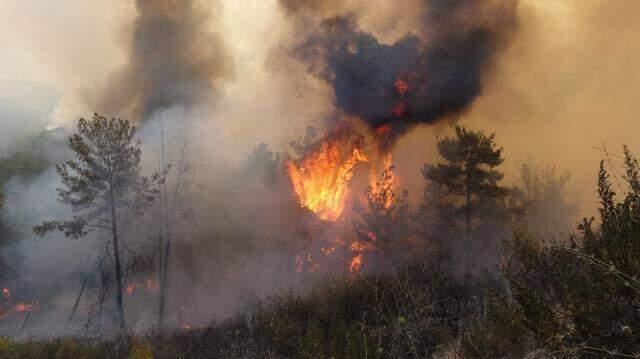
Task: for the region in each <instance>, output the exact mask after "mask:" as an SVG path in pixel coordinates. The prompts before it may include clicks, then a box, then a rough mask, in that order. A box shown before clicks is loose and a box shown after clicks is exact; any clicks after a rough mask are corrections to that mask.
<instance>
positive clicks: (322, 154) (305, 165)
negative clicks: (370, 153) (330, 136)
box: [287, 140, 367, 221]
mask: <svg viewBox="0 0 640 359" xmlns="http://www.w3.org/2000/svg"><path fill="white" fill-rule="evenodd" d="M341 147H342V146H341V144H340V143H339V141H338V140H334V141H325V142H323V143H322V144H321V147H320V148H319V150H318V151H316V152H313V153H311V154H309V155H308V156H307V157H305V158H303V159H302V160H301V161H299V162H298V163H294V162H293V161H288V162H287V172H288V173H289V177H290V178H291V183H292V184H293V188H294V190H295V192H296V194H297V196H298V200H299V202H300V204H301V205H302V206H304V207H306V208H308V209H310V210H312V211H313V212H315V213H316V214H317V215H318V217H320V218H321V219H322V220H326V221H335V220H337V219H338V218H339V217H340V214H342V211H343V210H344V206H345V200H346V197H347V193H348V184H349V181H351V178H352V177H353V167H354V166H355V165H356V163H358V162H366V161H367V157H366V156H365V155H364V154H363V153H362V152H361V150H360V148H358V147H357V146H354V147H353V149H352V150H351V151H343V149H342V148H341ZM344 152H347V153H346V154H345V153H344Z"/></svg>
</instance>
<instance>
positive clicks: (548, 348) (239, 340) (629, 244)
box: [0, 115, 640, 358]
mask: <svg viewBox="0 0 640 359" xmlns="http://www.w3.org/2000/svg"><path fill="white" fill-rule="evenodd" d="M308 133H311V134H313V133H315V131H313V130H310V131H309V132H308ZM308 137H309V136H308ZM314 137H315V136H310V137H309V138H306V139H301V140H300V141H297V142H295V143H294V145H293V149H294V152H296V153H298V154H301V153H304V151H305V147H312V146H314V143H315V140H314ZM163 145H164V142H163ZM69 146H70V149H71V150H72V152H73V153H74V156H75V159H74V160H69V161H67V162H64V163H62V164H59V165H58V166H57V171H58V174H59V176H60V178H61V180H62V184H63V187H62V188H61V189H60V190H59V191H58V195H59V199H60V201H61V202H62V203H64V204H66V205H69V206H70V207H71V208H72V209H73V213H74V215H73V217H72V218H68V219H54V220H51V221H47V222H44V223H42V224H41V225H40V226H37V227H36V228H35V231H36V233H37V234H41V235H44V234H45V233H48V232H52V231H60V232H62V233H63V234H64V235H66V236H69V237H75V238H78V237H83V236H86V235H88V234H89V233H92V232H96V233H98V234H97V238H98V239H100V240H102V241H103V243H104V244H105V245H104V246H103V247H100V248H101V249H100V250H101V252H100V253H97V254H98V258H99V260H98V266H97V268H98V269H97V270H96V271H95V272H93V273H89V275H87V277H86V278H87V281H86V282H85V284H86V283H89V284H88V285H89V286H91V285H95V286H96V288H98V289H99V290H98V291H97V293H98V298H96V299H95V300H98V301H99V304H100V306H99V307H100V310H101V311H102V307H103V304H105V306H106V304H107V303H111V304H112V305H113V306H112V307H111V309H109V310H108V311H109V312H110V313H111V314H113V318H114V320H113V322H112V324H113V325H114V327H115V328H118V329H121V330H122V329H126V328H127V319H126V318H127V315H130V314H132V313H131V312H127V311H126V308H125V304H126V301H125V300H124V299H123V293H124V287H125V283H126V281H127V279H128V278H135V277H136V276H141V277H143V278H149V277H150V276H151V277H153V278H157V281H158V285H159V287H160V288H159V290H158V293H157V294H156V295H155V296H156V297H157V298H158V301H157V302H158V308H157V310H154V312H155V313H157V314H156V318H157V327H160V328H161V326H162V322H163V316H164V315H165V314H164V313H165V312H167V311H168V310H169V309H167V305H168V304H167V303H168V302H169V300H168V297H169V295H168V293H170V291H169V290H168V289H167V287H168V286H169V283H170V281H169V280H168V279H167V278H170V276H171V273H174V274H175V271H177V270H178V269H177V268H176V267H179V268H180V270H181V271H184V273H187V274H189V275H193V280H194V283H195V282H197V281H200V280H202V281H203V283H204V282H205V279H206V281H209V282H212V283H218V282H219V281H222V280H223V278H224V277H225V276H226V275H227V273H226V272H225V268H227V267H232V266H233V265H234V264H235V263H238V262H239V261H240V262H242V263H243V264H245V265H246V263H248V261H249V258H250V257H251V256H252V255H253V254H256V253H270V252H277V253H279V254H282V256H279V257H276V260H274V262H273V263H268V264H265V263H262V264H261V265H264V266H269V267H268V269H269V273H270V275H271V276H272V278H280V277H285V276H287V275H290V273H297V272H300V273H298V274H296V275H297V276H301V277H302V278H304V277H305V276H313V275H314V273H317V271H318V268H317V267H316V266H317V263H318V261H319V260H320V259H323V260H325V262H324V265H325V270H326V271H328V272H330V273H335V272H338V273H340V274H347V273H349V271H350V266H349V259H350V258H349V257H348V255H349V254H353V248H354V247H353V243H360V244H362V245H363V247H362V249H359V250H360V252H359V253H358V254H359V255H362V267H361V269H360V270H359V271H358V272H357V273H349V274H348V275H346V276H340V277H339V279H334V280H330V281H327V280H325V281H324V282H323V283H324V284H321V285H314V286H313V288H311V289H309V290H308V291H303V292H295V293H294V292H291V293H287V294H283V295H276V296H271V297H269V298H261V299H260V298H259V299H258V300H257V301H255V302H252V304H251V305H249V306H248V307H246V309H245V310H243V311H241V312H240V313H239V314H238V315H237V316H234V317H232V318H230V319H227V320H225V321H223V322H221V323H212V324H211V325H209V326H207V327H205V328H200V329H197V330H186V331H181V332H179V333H177V334H175V333H174V334H172V333H171V332H170V331H169V332H167V331H159V332H156V333H152V334H149V335H148V336H146V337H143V338H141V337H138V338H134V337H131V336H129V337H127V336H123V337H122V338H121V339H118V340H111V341H106V342H104V343H101V344H99V345H98V346H89V347H83V346H82V345H79V344H78V343H75V344H73V345H76V346H75V347H73V345H71V344H69V342H61V341H53V342H52V343H50V346H47V344H46V343H28V344H22V345H21V344H15V343H10V342H8V341H0V353H2V354H3V355H5V356H6V357H30V356H31V357H43V356H44V357H47V356H49V357H53V356H55V357H72V356H73V355H80V354H81V353H83V352H85V350H86V351H87V352H91V353H92V354H91V355H94V356H101V355H102V356H104V357H126V356H127V355H129V353H130V350H139V349H140V348H141V347H142V348H143V349H144V350H143V351H144V353H146V354H145V355H155V357H160V358H164V357H167V358H169V357H189V358H198V357H201V358H209V357H310V358H311V357H314V358H315V357H327V358H330V357H334V358H361V357H380V358H383V357H384V358H386V357H391V358H404V357H416V358H422V357H441V358H450V357H464V358H518V357H528V358H547V357H548V358H552V357H555V358H574V357H580V358H591V357H632V358H633V357H640V355H639V353H640V344H639V343H640V340H639V339H640V338H639V337H638V332H639V331H640V316H639V315H638V313H640V281H638V277H637V276H638V274H639V273H640V238H638V237H639V236H640V175H639V172H638V171H639V167H640V166H639V165H638V161H637V159H636V157H635V156H634V155H633V154H632V153H631V152H630V151H629V150H628V149H627V148H625V149H624V163H623V168H624V175H623V176H617V177H616V184H617V185H618V187H614V186H613V184H612V182H611V178H610V170H608V169H607V168H606V166H605V162H602V163H601V166H600V171H599V175H598V178H597V188H598V194H599V199H600V208H599V216H598V218H597V220H596V219H594V218H589V219H584V220H583V221H581V222H580V223H579V225H578V226H577V227H576V228H572V225H571V223H572V221H573V218H574V215H575V211H576V208H575V206H572V205H571V204H569V203H568V202H567V200H566V198H565V191H566V187H567V186H568V184H569V182H568V180H569V176H568V174H567V173H562V172H557V171H556V170H555V169H553V168H546V169H542V170H536V169H535V168H534V167H533V166H531V165H529V164H524V165H522V166H521V167H520V173H519V179H518V181H517V183H516V184H515V185H511V186H507V185H506V184H504V179H503V177H504V175H503V173H502V171H501V166H502V164H503V162H504V153H503V150H502V148H500V147H499V146H498V144H497V143H496V139H495V136H494V135H491V134H486V133H484V132H482V131H472V130H469V129H467V128H464V127H460V126H457V127H455V132H454V134H453V135H452V136H450V137H445V138H442V139H439V140H438V141H437V148H436V149H437V151H438V153H439V154H440V157H441V159H440V161H438V162H437V163H433V164H425V166H424V167H423V168H422V169H421V172H422V175H423V178H424V180H425V191H424V194H423V198H422V201H420V203H419V205H418V206H416V207H414V206H411V205H410V204H409V197H408V196H409V194H408V193H406V192H397V190H396V189H395V188H394V183H393V170H394V168H393V167H390V168H388V169H386V170H385V171H384V172H383V173H382V174H381V176H380V178H379V180H378V182H377V183H376V184H375V185H374V186H370V187H369V188H367V189H366V190H365V192H364V193H363V198H364V200H360V199H358V200H357V201H356V202H355V203H354V208H353V213H354V216H353V218H352V219H350V220H349V222H348V223H346V224H345V223H340V226H345V228H346V229H341V230H340V231H338V232H337V233H338V234H340V235H341V236H343V237H346V238H349V239H350V240H349V241H345V242H343V243H341V244H340V245H341V246H342V247H343V248H338V249H337V250H338V253H340V254H343V255H345V256H346V257H344V258H341V256H340V255H335V256H327V255H326V248H327V246H328V245H331V244H333V245H336V244H335V243H332V242H331V241H332V240H335V236H333V235H334V234H335V233H336V230H335V229H333V230H332V227H335V226H336V224H331V223H327V222H322V221H319V220H317V219H316V218H315V217H314V216H313V215H312V214H311V213H309V212H308V211H305V210H304V209H301V208H300V207H299V206H298V205H297V203H296V200H295V198H294V195H293V193H292V190H291V186H290V183H289V182H288V179H287V177H286V174H285V171H284V170H283V162H284V160H285V156H283V155H281V154H277V153H273V152H271V151H269V149H268V147H267V146H266V145H260V146H258V147H256V149H255V150H254V151H253V153H252V154H251V155H250V156H249V158H248V159H247V161H246V163H245V164H244V165H243V166H241V167H240V168H238V169H237V170H236V171H235V173H234V174H233V175H231V177H230V178H229V179H228V180H227V181H225V182H224V183H223V184H222V185H221V186H220V188H218V189H216V190H214V191H213V195H212V198H211V199H210V200H211V202H212V203H214V204H213V205H212V206H211V207H206V208H208V209H210V211H206V214H207V221H206V222H207V223H205V224H198V225H195V224H194V223H196V222H195V221H192V219H193V217H197V216H198V213H199V212H198V210H197V209H194V208H193V206H190V205H187V204H188V203H187V202H184V201H183V199H184V198H188V197H189V196H188V194H189V193H191V192H192V191H194V189H193V188H192V187H189V186H190V185H189V184H192V183H194V181H193V180H192V179H191V178H190V177H189V172H190V170H191V169H192V168H191V166H189V165H188V161H187V160H186V159H185V157H184V151H183V155H182V156H181V157H180V160H179V161H177V162H175V163H168V162H167V163H165V162H164V161H161V163H160V165H159V169H158V171H156V172H155V173H151V174H150V175H149V176H143V175H142V174H141V173H140V158H141V155H142V154H141V149H140V143H139V141H138V140H137V138H136V130H135V127H133V126H131V124H130V123H128V122H127V121H124V120H116V119H107V118H105V117H102V116H99V115H95V116H94V117H93V118H92V119H89V120H81V121H80V123H79V131H78V133H77V134H76V135H74V136H72V137H71V138H70V140H69ZM163 151H164V148H163ZM162 154H164V152H163V153H162ZM162 158H163V159H164V156H162ZM187 179H188V180H187ZM594 182H595V181H594ZM616 192H618V193H616ZM238 213H240V214H241V215H238ZM181 222H184V223H186V225H184V226H182V225H180V223H181ZM186 228H189V230H187V229H186ZM193 228H201V229H200V230H193ZM344 231H346V232H347V233H346V234H345V233H344ZM326 233H330V234H331V235H330V236H325V235H324V234H326ZM187 236H189V240H188V241H186V240H185V238H186V237H187ZM124 244H126V249H122V246H123V245H124ZM119 248H120V249H119ZM119 255H121V257H119ZM296 255H304V258H305V259H304V260H303V263H302V265H301V264H300V262H299V260H297V259H296ZM105 258H107V259H108V260H104V259H105ZM169 258H171V261H169ZM307 258H309V259H307ZM310 258H313V260H311V259H310ZM283 259H284V260H283ZM271 265H273V266H271ZM258 268H260V267H258ZM265 268H266V267H265ZM265 268H260V269H265ZM170 269H171V270H170ZM253 269H254V270H255V269H256V268H253ZM172 271H173V272H172ZM248 275H249V276H252V277H253V278H254V279H256V278H257V276H259V275H260V273H259V271H254V272H250V273H248ZM232 280H237V279H233V278H232ZM313 283H317V282H313ZM278 284H279V285H281V286H286V285H287V284H290V283H287V282H286V281H284V280H282V281H280V282H278ZM173 285H174V286H176V287H180V286H181V285H182V287H180V289H181V291H182V292H184V293H183V295H184V296H188V295H189V291H188V289H186V288H184V285H187V284H184V283H183V284H181V283H174V284H173ZM82 289H83V290H84V285H83V287H82ZM224 294H225V293H220V295H224ZM81 296H82V291H81V292H80V295H79V297H78V301H79V300H80V297H81ZM110 297H113V298H112V299H109V298H110ZM92 300H94V299H92ZM173 305H176V304H175V302H174V304H173ZM75 310H76V308H75V307H74V311H75ZM105 311H107V309H105ZM100 315H102V312H100ZM71 317H73V313H72V315H71ZM71 317H70V319H69V321H71V319H72V318H71ZM93 319H95V318H89V319H87V325H86V327H87V328H94V331H93V332H92V331H91V330H89V329H87V331H86V333H95V330H96V329H95V327H91V325H93V324H92V323H94V322H91V320H93ZM83 320H84V319H83ZM67 324H68V323H67ZM102 325H103V326H105V324H102ZM106 327H107V328H108V327H109V326H108V325H107V326H106ZM103 329H104V328H103ZM97 330H99V328H98V329H97ZM72 343H73V342H72ZM141 343H143V344H141ZM69 345H71V346H72V347H73V348H71V349H69ZM61 348H62V349H61ZM5 353H8V354H5ZM60 353H62V354H60ZM65 355H66V356H65Z"/></svg>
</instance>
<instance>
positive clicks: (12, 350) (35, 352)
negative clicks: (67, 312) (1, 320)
mask: <svg viewBox="0 0 640 359" xmlns="http://www.w3.org/2000/svg"><path fill="white" fill-rule="evenodd" d="M0 358H2V359H100V358H105V359H106V358H109V355H107V351H106V350H104V349H103V348H101V347H99V346H91V345H82V344H79V343H78V342H77V341H74V340H53V341H49V342H47V341H42V342H38V341H30V342H13V341H10V340H8V339H4V338H0Z"/></svg>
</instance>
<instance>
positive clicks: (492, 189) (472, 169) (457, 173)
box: [422, 126, 507, 273]
mask: <svg viewBox="0 0 640 359" xmlns="http://www.w3.org/2000/svg"><path fill="white" fill-rule="evenodd" d="M494 137H495V134H491V135H486V134H485V133H484V132H483V131H477V132H476V131H472V130H468V129H466V128H465V127H463V126H456V127H455V136H454V137H445V138H443V139H439V140H438V141H437V150H438V153H439V154H440V156H441V157H442V159H443V160H444V162H443V163H439V164H435V165H431V164H425V166H424V167H423V169H422V173H423V175H424V177H425V179H426V180H427V181H430V182H432V183H433V184H434V185H436V186H438V187H439V188H441V190H442V191H443V192H444V193H443V195H444V196H445V197H446V198H447V202H448V203H449V204H450V207H453V208H454V209H455V213H458V214H462V217H463V218H464V228H465V236H464V240H463V246H462V251H463V263H464V270H465V273H467V272H468V271H469V266H470V263H469V262H470V261H469V255H470V252H471V250H472V248H471V247H472V237H473V232H474V225H475V226H476V227H477V226H478V225H480V224H481V222H482V220H483V219H484V218H489V217H490V216H488V214H489V212H483V211H485V210H487V211H489V210H490V211H493V210H495V209H496V208H498V207H499V206H497V205H496V202H497V201H499V200H500V199H503V198H504V197H505V196H506V195H507V189H506V188H504V187H501V186H499V185H498V182H499V181H500V180H501V179H502V178H503V176H504V175H503V174H502V173H501V172H498V171H497V170H496V169H495V168H496V167H497V166H499V165H500V164H502V162H503V161H504V159H503V158H502V148H498V147H496V144H495V142H494ZM448 212H449V213H451V211H448Z"/></svg>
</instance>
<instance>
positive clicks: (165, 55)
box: [97, 0, 230, 120]
mask: <svg viewBox="0 0 640 359" xmlns="http://www.w3.org/2000/svg"><path fill="white" fill-rule="evenodd" d="M136 6H137V9H138V12H139V14H138V16H137V17H136V18H135V20H134V23H133V32H132V40H131V48H130V54H129V61H128V64H127V65H126V67H125V68H124V69H123V70H122V71H120V72H118V73H117V74H116V75H115V76H114V77H113V78H112V79H110V81H109V84H108V87H107V89H106V91H105V92H104V93H103V95H102V96H101V97H100V98H99V100H98V104H97V108H99V109H101V111H104V112H105V113H113V114H126V115H130V116H133V117H134V118H137V119H141V120H145V119H147V118H148V117H150V116H151V115H153V113H154V112H156V111H158V110H163V109H167V108H171V107H174V106H184V107H189V106H192V105H196V104H198V103H200V102H202V101H204V100H205V99H208V98H209V96H208V95H210V94H211V93H213V92H214V90H215V80H219V79H220V78H222V77H224V76H225V75H227V74H228V73H229V68H230V62H229V59H228V56H227V54H226V53H225V48H224V46H223V41H222V39H221V38H220V37H219V36H218V35H217V34H215V33H212V32H211V31H209V29H208V26H209V20H210V13H209V11H208V9H205V8H201V7H199V6H198V4H197V3H196V1H195V0H136Z"/></svg>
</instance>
